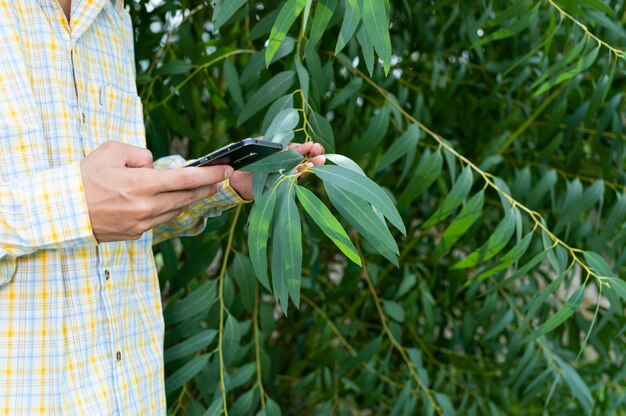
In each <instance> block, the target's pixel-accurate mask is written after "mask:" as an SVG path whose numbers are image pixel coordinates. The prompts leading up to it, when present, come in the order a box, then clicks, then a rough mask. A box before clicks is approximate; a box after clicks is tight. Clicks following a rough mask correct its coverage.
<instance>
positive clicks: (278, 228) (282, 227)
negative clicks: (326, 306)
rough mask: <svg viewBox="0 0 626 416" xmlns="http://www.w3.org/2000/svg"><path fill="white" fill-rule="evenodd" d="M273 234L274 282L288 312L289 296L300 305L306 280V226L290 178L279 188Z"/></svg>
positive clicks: (275, 291) (279, 300)
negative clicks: (303, 259)
mask: <svg viewBox="0 0 626 416" xmlns="http://www.w3.org/2000/svg"><path fill="white" fill-rule="evenodd" d="M276 192H277V194H278V195H277V201H276V207H275V214H274V215H275V217H276V218H277V221H275V222H274V229H273V237H272V262H271V269H272V283H273V290H274V297H275V298H276V302H277V303H278V304H279V305H280V307H281V309H282V311H283V312H284V313H285V314H286V313H287V306H288V298H287V296H289V297H291V300H292V301H293V303H294V304H295V305H296V307H299V306H300V282H301V280H302V228H301V227H302V226H301V224H300V214H299V212H298V207H297V206H296V203H295V200H294V199H295V191H294V187H293V186H292V185H291V182H290V181H287V180H286V181H283V182H282V183H281V184H280V185H279V186H278V189H277V191H276Z"/></svg>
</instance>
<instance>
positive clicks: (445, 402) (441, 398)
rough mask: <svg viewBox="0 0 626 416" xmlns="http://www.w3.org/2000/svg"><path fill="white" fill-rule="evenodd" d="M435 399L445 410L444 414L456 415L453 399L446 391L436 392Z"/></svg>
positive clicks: (446, 415) (444, 415)
mask: <svg viewBox="0 0 626 416" xmlns="http://www.w3.org/2000/svg"><path fill="white" fill-rule="evenodd" d="M435 399H436V400H437V403H438V404H439V406H440V407H441V410H442V411H443V416H456V412H455V411H454V406H453V405H452V401H451V400H450V398H449V397H448V396H447V395H445V394H444V393H435Z"/></svg>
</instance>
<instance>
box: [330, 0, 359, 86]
mask: <svg viewBox="0 0 626 416" xmlns="http://www.w3.org/2000/svg"><path fill="white" fill-rule="evenodd" d="M344 4H345V13H344V15H343V23H342V24H341V30H340V31H339V37H338V38H337V45H336V46H335V55H336V54H338V53H339V52H341V51H342V50H343V48H344V47H345V46H346V45H347V44H348V42H349V41H350V39H352V37H353V36H354V32H356V28H357V27H358V26H359V23H360V22H361V8H360V7H359V2H358V0H344ZM359 79H360V78H359Z"/></svg>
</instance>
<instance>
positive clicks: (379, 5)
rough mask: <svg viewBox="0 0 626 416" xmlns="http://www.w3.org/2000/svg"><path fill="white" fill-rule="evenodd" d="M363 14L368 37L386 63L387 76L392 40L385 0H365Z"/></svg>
mask: <svg viewBox="0 0 626 416" xmlns="http://www.w3.org/2000/svg"><path fill="white" fill-rule="evenodd" d="M361 12H362V13H363V15H362V18H363V26H364V27H365V31H366V32H367V36H368V37H369V39H371V41H372V44H373V45H374V49H375V50H376V53H378V57H379V58H380V59H381V60H382V61H383V63H384V68H385V74H388V73H389V69H390V68H391V39H390V37H389V22H388V17H387V12H386V10H385V3H384V1H383V0H363V7H362V10H361Z"/></svg>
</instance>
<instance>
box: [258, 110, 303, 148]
mask: <svg viewBox="0 0 626 416" xmlns="http://www.w3.org/2000/svg"><path fill="white" fill-rule="evenodd" d="M299 123H300V115H299V114H298V111H297V110H296V109H294V108H287V109H285V110H282V111H281V112H280V113H278V114H276V117H274V120H273V121H272V124H270V126H269V128H268V129H267V131H266V132H265V134H264V135H263V136H264V137H263V140H267V141H268V142H273V143H281V144H282V145H287V144H288V143H290V142H291V140H292V139H293V137H294V133H293V130H294V129H295V128H296V127H297V126H298V124H299Z"/></svg>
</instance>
